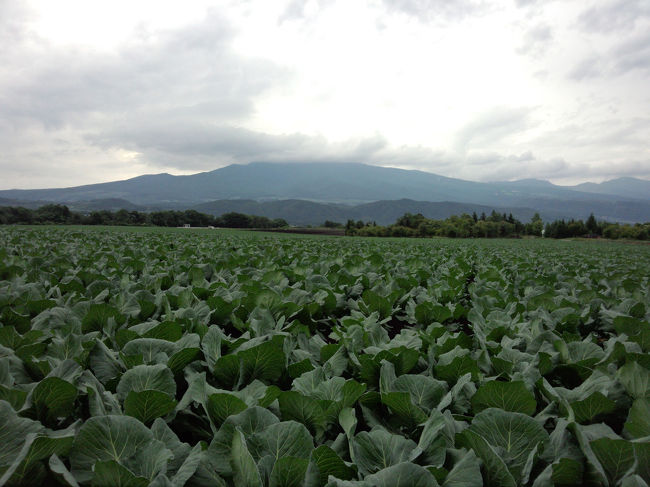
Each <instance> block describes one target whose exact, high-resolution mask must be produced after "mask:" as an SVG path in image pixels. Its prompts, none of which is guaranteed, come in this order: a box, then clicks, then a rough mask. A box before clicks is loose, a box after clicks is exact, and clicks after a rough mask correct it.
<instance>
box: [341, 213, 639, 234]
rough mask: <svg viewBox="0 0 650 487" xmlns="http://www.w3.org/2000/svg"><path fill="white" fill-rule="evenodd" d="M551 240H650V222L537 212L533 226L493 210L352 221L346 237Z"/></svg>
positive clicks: (406, 215)
mask: <svg viewBox="0 0 650 487" xmlns="http://www.w3.org/2000/svg"><path fill="white" fill-rule="evenodd" d="M542 231H543V233H544V236H545V237H550V238H569V237H600V236H602V237H606V238H609V239H618V238H624V239H636V240H650V223H643V224H641V223H637V224H635V225H629V224H623V225H622V224H619V223H607V222H597V221H596V219H595V218H594V216H593V214H592V215H590V216H589V218H588V219H587V221H586V222H583V221H582V220H569V221H568V222H565V221H564V220H556V221H554V222H550V223H547V224H546V226H544V223H543V222H542V219H541V217H540V216H539V214H538V213H536V214H535V215H534V216H533V218H532V219H531V221H530V222H529V223H526V224H524V223H522V222H520V221H519V220H517V219H516V218H514V217H513V216H512V214H509V215H506V214H505V213H504V214H499V213H497V212H496V211H492V213H491V214H490V216H486V215H485V213H482V214H481V216H480V217H479V216H477V215H476V213H474V214H473V215H471V216H470V215H468V214H466V213H464V214H462V215H460V216H452V217H450V218H447V219H445V220H432V219H429V218H425V217H424V216H423V215H422V214H420V213H418V214H417V215H413V214H411V213H406V214H405V215H404V216H402V217H400V218H399V219H398V220H397V221H396V222H395V223H394V224H393V225H389V226H385V227H384V226H379V225H377V224H376V223H374V222H371V223H364V222H363V221H357V222H355V221H353V220H348V222H347V224H346V226H345V233H346V235H356V236H363V237H452V238H512V237H521V236H523V235H531V236H536V237H541V236H542Z"/></svg>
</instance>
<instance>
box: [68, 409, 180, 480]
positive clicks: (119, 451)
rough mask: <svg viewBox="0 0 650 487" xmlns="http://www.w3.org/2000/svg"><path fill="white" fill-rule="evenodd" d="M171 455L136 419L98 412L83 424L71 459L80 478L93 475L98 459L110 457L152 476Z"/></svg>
mask: <svg viewBox="0 0 650 487" xmlns="http://www.w3.org/2000/svg"><path fill="white" fill-rule="evenodd" d="M172 455H173V454H172V452H171V451H170V450H168V449H167V448H166V447H165V445H164V443H162V442H161V441H158V440H156V439H154V436H153V433H152V432H151V430H149V429H148V428H147V427H146V426H144V425H143V424H142V423H141V422H140V421H138V420H137V419H135V418H132V417H130V416H110V415H109V416H96V417H93V418H90V419H89V420H88V421H86V422H85V423H84V424H83V426H82V427H81V428H80V430H79V433H78V434H77V436H76V438H75V441H74V445H73V448H72V451H71V452H70V463H71V465H72V470H73V473H75V476H76V477H77V478H78V479H79V481H81V482H84V481H88V480H90V479H91V478H92V477H93V471H94V466H95V464H96V463H97V462H108V461H115V462H117V463H119V464H120V465H122V466H123V467H126V468H128V469H129V470H131V473H133V474H134V475H136V476H142V477H146V478H149V479H152V478H153V477H154V476H155V475H156V474H157V473H158V472H159V471H161V470H162V469H164V468H165V465H166V462H167V460H168V459H169V458H170V457H171V456H172Z"/></svg>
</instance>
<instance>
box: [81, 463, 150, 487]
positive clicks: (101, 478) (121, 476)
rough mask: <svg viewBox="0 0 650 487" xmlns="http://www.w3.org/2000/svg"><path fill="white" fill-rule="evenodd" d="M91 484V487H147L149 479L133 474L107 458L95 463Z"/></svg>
mask: <svg viewBox="0 0 650 487" xmlns="http://www.w3.org/2000/svg"><path fill="white" fill-rule="evenodd" d="M91 485H92V486H93V487H147V485H149V480H148V479H146V478H144V477H138V476H136V475H134V474H133V472H131V471H130V470H129V469H128V468H126V467H124V466H122V465H120V464H119V463H118V462H116V461H115V460H107V461H103V462H97V463H96V464H95V475H94V476H93V480H92V483H91Z"/></svg>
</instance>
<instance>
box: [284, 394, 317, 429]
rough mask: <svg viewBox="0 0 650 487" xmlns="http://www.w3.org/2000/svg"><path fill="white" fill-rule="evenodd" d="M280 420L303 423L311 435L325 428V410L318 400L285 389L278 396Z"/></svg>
mask: <svg viewBox="0 0 650 487" xmlns="http://www.w3.org/2000/svg"><path fill="white" fill-rule="evenodd" d="M278 403H279V405H280V412H281V413H282V420H283V421H289V420H294V421H298V422H299V423H302V424H304V425H305V426H306V427H307V428H308V429H309V431H310V432H311V433H312V434H313V435H317V434H320V433H321V432H322V430H323V429H324V428H325V412H324V411H323V408H322V407H321V405H320V403H319V401H317V400H316V399H313V398H311V397H307V396H303V395H302V394H300V393H299V392H296V391H286V392H282V393H280V395H279V396H278Z"/></svg>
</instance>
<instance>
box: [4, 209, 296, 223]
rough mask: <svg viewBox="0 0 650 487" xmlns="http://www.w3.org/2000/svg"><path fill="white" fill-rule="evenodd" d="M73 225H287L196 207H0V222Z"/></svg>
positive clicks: (250, 216)
mask: <svg viewBox="0 0 650 487" xmlns="http://www.w3.org/2000/svg"><path fill="white" fill-rule="evenodd" d="M53 223H54V224H72V225H153V226H157V227H182V226H183V225H190V226H191V227H209V226H214V227H224V228H281V227H286V226H288V223H287V222H286V221H285V220H283V219H282V218H276V219H273V220H271V219H269V218H267V217H265V216H256V215H245V214H243V213H235V212H231V213H224V214H223V215H221V216H218V217H213V216H212V215H207V214H205V213H199V212H198V211H196V210H185V211H172V210H165V211H154V212H151V213H144V212H139V211H135V210H134V211H127V210H124V209H122V210H118V211H115V212H112V211H108V210H101V211H92V212H90V213H89V214H82V213H78V212H73V211H70V209H69V208H68V207H67V206H65V205H54V204H48V205H45V206H41V207H40V208H38V209H36V210H30V209H27V208H20V207H12V206H5V207H0V224H5V225H6V224H53Z"/></svg>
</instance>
